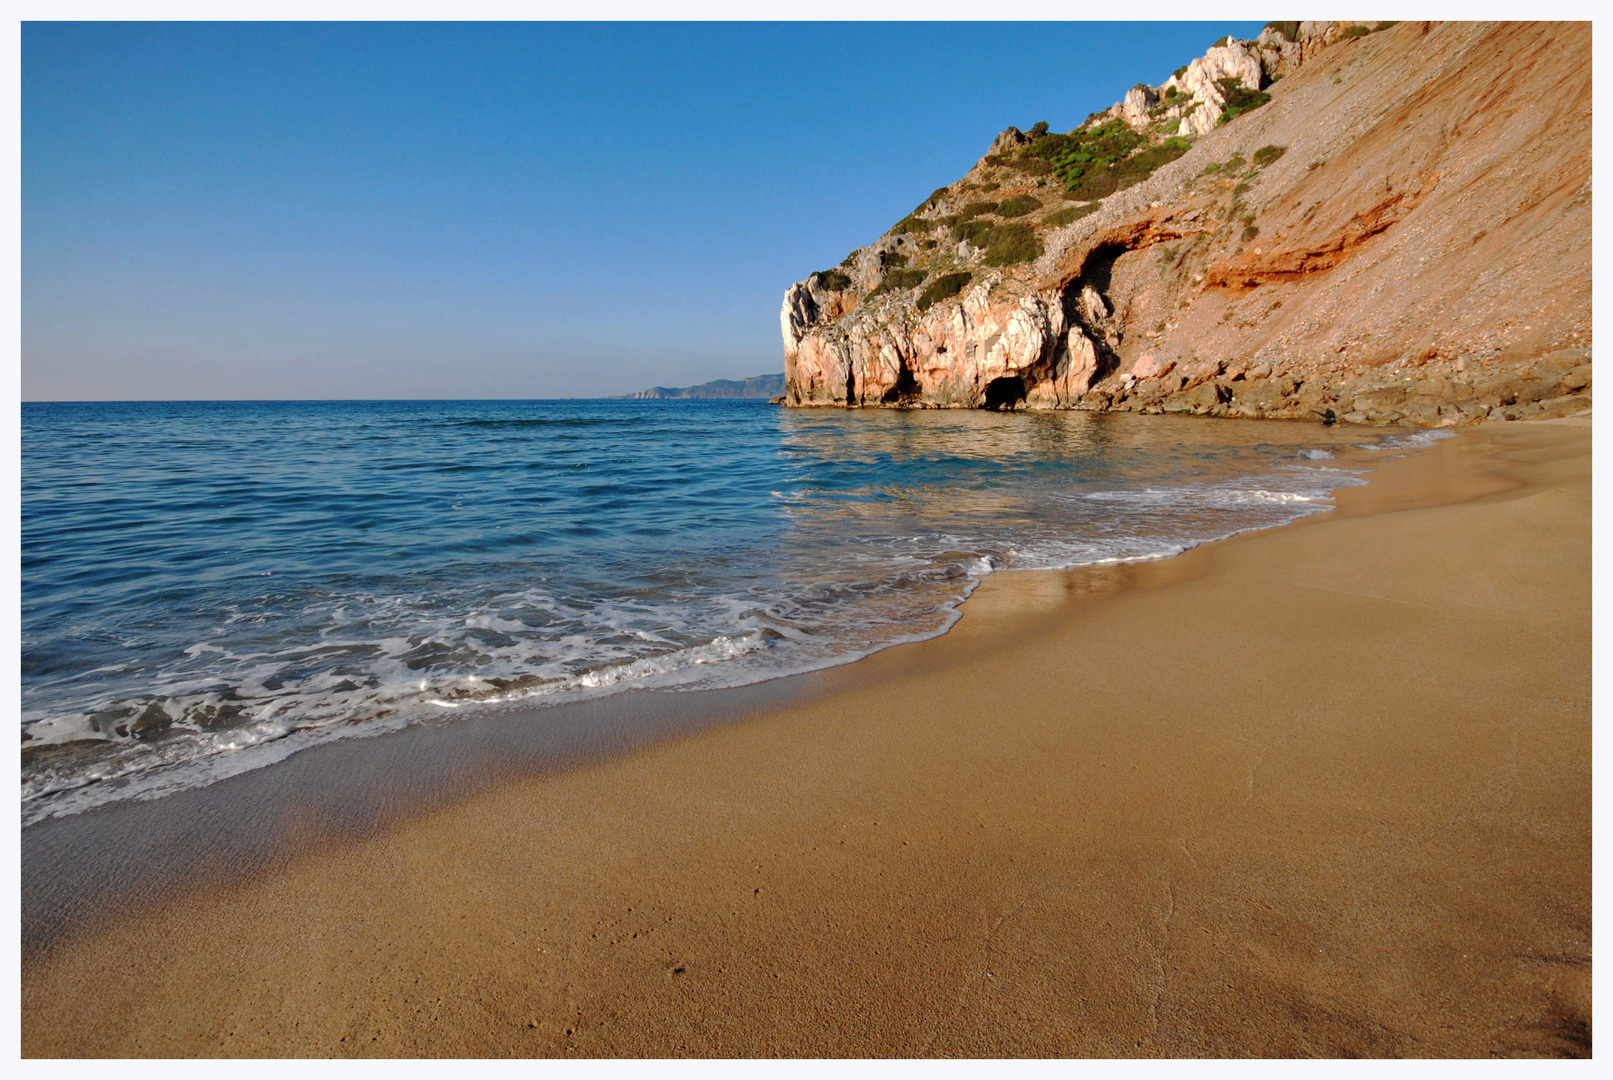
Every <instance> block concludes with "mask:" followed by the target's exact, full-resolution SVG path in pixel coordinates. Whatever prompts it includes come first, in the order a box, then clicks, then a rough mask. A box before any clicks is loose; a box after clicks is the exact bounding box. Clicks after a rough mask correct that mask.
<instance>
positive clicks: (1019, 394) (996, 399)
mask: <svg viewBox="0 0 1613 1080" xmlns="http://www.w3.org/2000/svg"><path fill="white" fill-rule="evenodd" d="M1024 400H1025V380H1024V379H1022V378H1020V377H1019V376H1018V375H1008V376H1005V377H1004V378H1001V379H993V380H991V381H990V382H989V383H987V384H986V401H985V408H988V409H1001V408H1003V407H1005V406H1006V407H1007V408H1010V409H1012V408H1013V407H1014V406H1015V405H1018V404H1019V403H1020V402H1021V401H1024Z"/></svg>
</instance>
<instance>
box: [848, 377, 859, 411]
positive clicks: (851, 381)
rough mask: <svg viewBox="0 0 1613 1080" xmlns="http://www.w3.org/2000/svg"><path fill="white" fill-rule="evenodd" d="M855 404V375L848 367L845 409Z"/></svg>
mask: <svg viewBox="0 0 1613 1080" xmlns="http://www.w3.org/2000/svg"><path fill="white" fill-rule="evenodd" d="M855 404H857V374H856V372H854V371H852V370H851V369H850V368H849V367H848V368H847V369H846V408H848V409H849V408H851V407H852V406H853V405H855Z"/></svg>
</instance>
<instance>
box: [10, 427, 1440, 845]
mask: <svg viewBox="0 0 1613 1080" xmlns="http://www.w3.org/2000/svg"><path fill="white" fill-rule="evenodd" d="M1428 438H1430V436H1429V435H1427V434H1412V433H1408V432H1403V431H1391V430H1386V429H1376V430H1374V429H1361V428H1343V427H1331V428H1324V427H1320V426H1316V425H1310V424H1297V423H1273V422H1259V421H1228V420H1220V421H1206V420H1199V419H1194V418H1175V417H1150V416H1122V415H1094V414H1085V413H1058V414H1029V415H1027V414H1002V415H999V414H994V413H977V412H932V411H918V412H896V411H886V410H877V411H876V410H868V411H851V412H847V411H842V410H814V411H792V410H783V409H777V408H773V407H768V406H765V405H762V404H760V403H748V402H710V403H707V402H677V403H652V402H607V401H590V402H330V403H296V402H292V403H123V404H29V405H25V406H24V409H23V438H22V460H23V605H22V638H23V648H22V667H23V685H22V695H23V717H22V720H23V732H24V741H23V806H22V813H23V821H24V823H25V824H27V823H29V822H32V821H38V820H41V819H43V818H45V817H50V816H54V815H59V814H63V813H74V812H77V811H81V810H84V809H88V808H91V807H94V806H98V805H103V804H105V803H107V802H110V801H114V800H117V799H122V798H129V797H143V798H149V797H154V796H159V795H162V794H166V793H169V792H173V791H178V790H183V789H185V788H190V787H195V786H199V785H203V784H207V783H210V782H211V781H213V780H216V779H219V778H222V777H224V776H229V775H234V774H237V773H240V772H242V771H246V770H250V769H253V768H257V767H260V766H263V765H267V764H272V763H273V762H275V761H278V760H281V759H283V758H284V757H286V756H287V755H289V754H291V753H294V752H295V751H297V750H299V749H301V748H304V747H307V746H311V745H315V744H317V743H320V742H326V741H330V740H332V739H338V738H343V737H349V736H355V735H368V734H379V733H381V732H384V731H389V730H396V729H398V728H400V727H406V726H411V725H417V724H422V723H441V722H445V721H449V720H455V719H458V718H460V717H463V716H467V715H485V714H487V713H488V712H489V711H499V710H504V711H508V710H519V711H520V712H521V713H522V714H523V715H526V716H529V717H531V718H532V719H531V721H530V722H534V723H537V722H541V717H542V715H543V713H542V711H541V710H539V711H534V708H535V707H537V706H542V705H546V704H559V703H564V702H575V701H580V700H584V699H587V698H589V697H594V696H599V695H602V694H609V693H613V692H616V691H620V690H623V689H631V688H661V689H712V688H720V687H732V686H739V685H745V684H748V683H755V682H758V681H762V680H766V679H770V678H774V677H777V676H780V675H787V674H793V673H799V672H805V671H811V670H817V669H821V668H824V667H827V666H832V665H834V664H839V663H844V662H847V661H849V660H853V659H856V658H858V657H860V656H865V655H867V654H868V653H870V652H873V651H876V650H878V649H881V648H884V647H887V646H889V645H892V644H897V643H900V642H904V641H913V640H919V639H922V638H925V637H930V636H934V635H935V634H938V633H942V632H944V631H945V630H946V629H947V627H949V626H950V625H951V624H952V622H953V621H954V620H955V619H956V617H957V605H958V604H959V602H960V601H961V600H962V599H964V598H965V597H967V596H968V595H969V593H970V591H971V590H972V589H973V588H974V587H975V585H977V584H978V582H979V581H980V580H981V578H982V576H983V575H985V574H987V573H990V572H991V571H993V570H995V569H1004V568H1025V569H1035V568H1041V569H1051V568H1060V567H1070V566H1083V565H1101V564H1106V563H1113V562H1119V561H1127V560H1137V559H1151V558H1159V557H1164V556H1168V555H1172V554H1176V553H1179V552H1181V551H1183V550H1185V549H1187V548H1188V547H1191V546H1193V545H1195V544H1197V543H1201V542H1203V541H1206V540H1211V539H1215V538H1219V537H1223V536H1227V535H1231V534H1233V533H1236V532H1240V531H1243V530H1247V529H1252V528H1262V527H1268V526H1272V525H1279V524H1283V523H1286V522H1288V521H1292V520H1294V519H1296V518H1298V517H1300V516H1303V515H1305V514H1308V513H1314V512H1316V511H1318V510H1322V509H1326V508H1328V507H1329V506H1330V505H1331V499H1330V492H1332V491H1333V490H1335V489H1337V488H1339V487H1341V486H1347V485H1351V484H1354V483H1358V482H1359V480H1358V477H1357V473H1358V471H1359V470H1360V469H1361V468H1363V467H1365V466H1366V465H1368V464H1370V463H1371V462H1372V460H1373V458H1374V457H1375V456H1376V455H1375V453H1374V451H1381V450H1383V449H1386V448H1395V447H1407V446H1412V445H1417V444H1419V443H1421V442H1424V441H1426V440H1427V439H1428Z"/></svg>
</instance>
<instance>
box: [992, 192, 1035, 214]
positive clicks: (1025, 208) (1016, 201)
mask: <svg viewBox="0 0 1613 1080" xmlns="http://www.w3.org/2000/svg"><path fill="white" fill-rule="evenodd" d="M1041 208H1042V200H1040V199H1038V198H1036V197H1035V196H1034V195H1015V196H1014V197H1013V198H1011V199H1004V200H1003V201H1002V202H1001V203H999V204H998V206H997V214H998V216H1000V217H1024V216H1025V215H1026V214H1028V213H1030V212H1031V211H1032V210H1040V209H1041Z"/></svg>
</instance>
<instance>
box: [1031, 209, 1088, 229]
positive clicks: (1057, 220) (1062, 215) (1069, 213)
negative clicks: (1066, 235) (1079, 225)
mask: <svg viewBox="0 0 1613 1080" xmlns="http://www.w3.org/2000/svg"><path fill="white" fill-rule="evenodd" d="M1100 205H1102V204H1100V203H1086V204H1085V205H1082V206H1066V207H1065V208H1064V209H1062V210H1055V211H1053V212H1052V213H1051V214H1049V215H1047V216H1046V217H1045V218H1043V219H1042V226H1043V227H1044V228H1048V229H1056V228H1058V227H1059V226H1061V225H1068V224H1069V223H1070V222H1072V221H1080V220H1081V219H1082V218H1084V217H1086V216H1087V215H1088V214H1090V213H1092V212H1093V211H1094V210H1096V209H1098V207H1099V206H1100Z"/></svg>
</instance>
